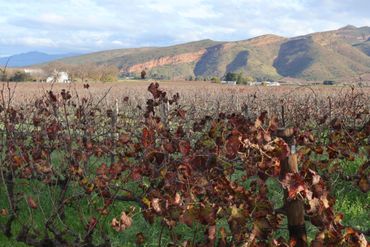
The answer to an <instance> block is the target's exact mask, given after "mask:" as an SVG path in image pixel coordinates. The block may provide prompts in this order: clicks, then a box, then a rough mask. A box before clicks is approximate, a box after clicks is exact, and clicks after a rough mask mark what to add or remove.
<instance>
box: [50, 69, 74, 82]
mask: <svg viewBox="0 0 370 247" xmlns="http://www.w3.org/2000/svg"><path fill="white" fill-rule="evenodd" d="M46 82H47V83H52V82H56V83H70V82H71V80H70V78H69V75H68V73H67V72H64V71H61V72H57V71H55V72H54V74H53V75H52V76H49V77H48V78H47V79H46Z"/></svg>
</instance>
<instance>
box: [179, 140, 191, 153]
mask: <svg viewBox="0 0 370 247" xmlns="http://www.w3.org/2000/svg"><path fill="white" fill-rule="evenodd" d="M179 149H180V153H181V154H182V155H183V156H187V155H188V154H189V153H190V149H191V147H190V143H189V142H188V141H185V140H181V141H180V143H179Z"/></svg>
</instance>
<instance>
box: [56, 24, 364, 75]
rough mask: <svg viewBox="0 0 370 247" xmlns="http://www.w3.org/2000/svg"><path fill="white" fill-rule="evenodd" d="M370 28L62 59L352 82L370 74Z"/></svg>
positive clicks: (131, 69)
mask: <svg viewBox="0 0 370 247" xmlns="http://www.w3.org/2000/svg"><path fill="white" fill-rule="evenodd" d="M369 39H370V27H367V26H364V27H355V26H350V25H348V26H345V27H342V28H340V29H337V30H331V31H324V32H316V33H310V34H306V35H301V36H297V37H291V38H287V37H282V36H278V35H274V34H266V35H261V36H258V37H253V38H250V39H246V40H239V41H213V40H210V39H205V40H200V41H193V42H189V43H185V44H178V45H173V46H167V47H143V48H128V49H115V50H108V51H100V52H95V53H90V54H85V55H82V56H74V57H69V58H64V59H60V60H58V61H59V62H64V63H67V64H80V65H81V64H85V63H90V62H92V63H96V64H106V65H114V66H117V67H118V68H119V69H120V71H121V72H122V73H123V74H126V75H133V74H135V75H138V74H140V72H141V71H142V70H145V71H146V72H147V74H148V75H149V76H151V77H153V78H156V77H159V78H167V79H180V78H181V79H186V78H190V77H191V78H194V77H203V78H209V77H213V76H218V77H221V76H223V75H225V73H227V72H237V73H240V72H242V73H244V75H248V76H252V77H254V78H259V79H261V78H265V79H279V78H282V77H292V78H301V79H306V80H326V79H341V78H347V77H348V78H351V77H353V76H356V75H358V74H361V73H368V72H370V41H369Z"/></svg>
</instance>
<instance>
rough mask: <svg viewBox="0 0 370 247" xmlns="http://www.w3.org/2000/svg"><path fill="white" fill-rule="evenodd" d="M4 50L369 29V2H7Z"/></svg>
mask: <svg viewBox="0 0 370 247" xmlns="http://www.w3.org/2000/svg"><path fill="white" fill-rule="evenodd" d="M0 9H1V10H2V15H1V16H0V24H1V25H0V33H1V34H2V38H0V51H1V52H2V53H11V52H13V51H16V50H17V49H18V50H20V51H21V50H22V51H26V50H35V49H39V50H52V51H55V52H59V51H81V50H83V51H88V50H100V49H110V48H116V47H132V46H135V47H136V46H153V45H169V44H173V43H179V42H186V41H193V40H198V39H205V38H211V39H214V40H239V39H246V38H250V37H253V36H257V35H262V34H266V33H274V34H278V35H282V36H288V37H289V36H296V35H301V34H305V33H309V32H316V31H322V30H329V29H335V28H339V27H341V26H344V25H346V24H353V25H357V26H363V25H370V18H369V17H368V16H369V15H368V10H369V9H370V1H364V0H353V1H336V0H284V1H282V0H229V1H224V0H176V1H175V0H174V1H169V0H135V1H132V0H58V1H57V0H38V1H34V0H17V1H16V2H11V1H0Z"/></svg>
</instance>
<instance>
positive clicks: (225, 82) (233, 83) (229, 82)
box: [221, 81, 236, 85]
mask: <svg viewBox="0 0 370 247" xmlns="http://www.w3.org/2000/svg"><path fill="white" fill-rule="evenodd" d="M221 84H227V85H236V81H221Z"/></svg>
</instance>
